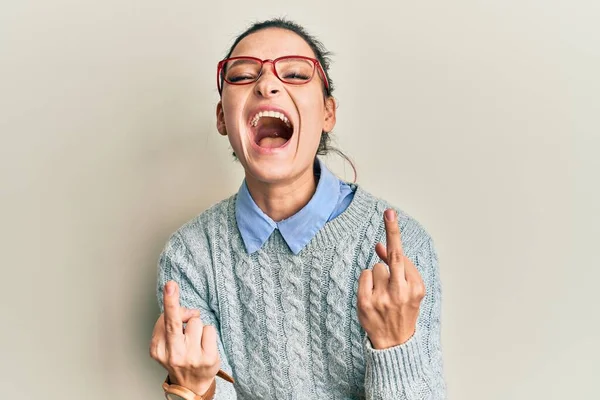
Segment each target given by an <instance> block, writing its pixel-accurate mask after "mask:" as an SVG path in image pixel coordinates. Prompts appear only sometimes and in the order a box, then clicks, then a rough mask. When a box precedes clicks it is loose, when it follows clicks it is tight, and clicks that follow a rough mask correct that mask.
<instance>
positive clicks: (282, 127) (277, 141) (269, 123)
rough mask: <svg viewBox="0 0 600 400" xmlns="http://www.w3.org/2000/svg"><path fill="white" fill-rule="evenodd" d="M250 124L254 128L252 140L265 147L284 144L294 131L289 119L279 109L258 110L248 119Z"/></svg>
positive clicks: (271, 147)
mask: <svg viewBox="0 0 600 400" xmlns="http://www.w3.org/2000/svg"><path fill="white" fill-rule="evenodd" d="M250 126H251V127H252V129H253V130H254V142H255V143H256V144H257V145H258V146H259V147H262V148H266V149H274V148H277V147H282V146H285V144H286V143H287V142H288V141H289V140H290V139H291V138H292V135H293V133H294V127H293V125H292V123H291V122H290V120H289V119H288V118H287V117H286V116H285V115H284V114H283V113H281V112H279V111H261V112H259V113H258V114H256V115H255V116H254V118H252V120H251V121H250Z"/></svg>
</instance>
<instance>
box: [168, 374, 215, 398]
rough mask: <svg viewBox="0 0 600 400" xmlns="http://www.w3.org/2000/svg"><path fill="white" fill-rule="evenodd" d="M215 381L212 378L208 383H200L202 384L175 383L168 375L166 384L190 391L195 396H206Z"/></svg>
mask: <svg viewBox="0 0 600 400" xmlns="http://www.w3.org/2000/svg"><path fill="white" fill-rule="evenodd" d="M214 380H215V378H214V377H213V378H212V379H210V380H208V381H202V382H198V383H194V384H191V383H179V382H177V381H174V380H172V379H171V377H170V375H169V376H167V382H168V383H169V384H173V385H179V386H182V387H184V388H186V389H189V390H191V391H192V392H194V393H196V394H197V395H200V396H203V395H204V394H206V393H207V392H208V391H209V390H210V388H211V385H212V383H213V381H214Z"/></svg>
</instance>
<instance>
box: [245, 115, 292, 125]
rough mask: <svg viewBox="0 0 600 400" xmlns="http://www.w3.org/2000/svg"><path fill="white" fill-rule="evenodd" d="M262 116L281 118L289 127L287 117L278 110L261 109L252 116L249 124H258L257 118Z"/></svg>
mask: <svg viewBox="0 0 600 400" xmlns="http://www.w3.org/2000/svg"><path fill="white" fill-rule="evenodd" d="M262 117H272V118H279V119H280V120H282V121H283V122H285V124H286V125H287V126H288V127H291V124H290V121H289V120H288V119H287V117H286V116H285V115H283V114H282V113H280V112H279V111H261V112H259V113H258V114H256V115H255V116H254V118H252V122H251V125H252V126H256V125H258V120H259V119H261V118H262Z"/></svg>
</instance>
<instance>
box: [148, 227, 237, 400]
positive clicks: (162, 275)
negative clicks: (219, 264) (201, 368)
mask: <svg viewBox="0 0 600 400" xmlns="http://www.w3.org/2000/svg"><path fill="white" fill-rule="evenodd" d="M202 267H203V266H197V265H192V263H191V262H190V257H189V252H188V251H187V248H186V247H185V244H184V243H183V241H182V240H181V238H180V237H179V235H178V234H177V233H175V234H174V235H173V236H171V238H170V239H169V241H168V242H167V244H166V246H165V248H164V249H163V251H162V253H161V255H160V257H159V261H158V277H157V287H156V292H157V298H158V305H159V308H160V312H161V313H163V312H164V301H163V291H164V287H165V284H166V283H167V282H168V281H170V280H173V281H175V282H177V284H178V285H179V303H180V305H181V306H182V307H186V308H189V309H196V310H199V311H200V319H201V320H202V323H203V324H204V325H213V326H214V327H215V328H216V331H217V346H218V350H219V356H220V359H221V369H222V370H224V371H225V372H227V373H228V374H229V375H230V376H232V372H231V366H230V364H229V362H228V360H227V356H226V354H225V351H224V347H223V343H222V341H221V330H220V324H219V321H218V319H217V317H216V316H215V313H214V311H213V310H212V309H211V307H210V306H209V301H208V290H207V288H208V282H206V281H204V282H199V279H205V277H206V275H205V274H203V273H199V272H202V271H201V270H199V268H202ZM206 267H207V268H208V267H209V266H206ZM190 274H192V275H193V278H190ZM216 381H217V388H216V392H215V396H214V400H235V399H237V395H236V392H235V389H234V387H233V385H232V384H231V383H229V382H227V381H225V380H223V379H221V378H218V377H217V378H216Z"/></svg>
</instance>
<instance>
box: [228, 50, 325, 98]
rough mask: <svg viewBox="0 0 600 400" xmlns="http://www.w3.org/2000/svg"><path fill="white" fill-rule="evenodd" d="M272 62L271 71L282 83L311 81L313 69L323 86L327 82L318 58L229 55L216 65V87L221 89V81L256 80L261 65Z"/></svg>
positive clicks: (234, 83)
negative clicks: (266, 58) (264, 58)
mask: <svg viewBox="0 0 600 400" xmlns="http://www.w3.org/2000/svg"><path fill="white" fill-rule="evenodd" d="M267 62H270V63H271V64H272V68H273V73H274V74H275V76H276V77H277V78H279V80H280V81H281V82H283V83H289V84H291V85H304V84H306V83H308V82H310V81H311V79H312V78H313V76H314V75H315V70H317V69H318V70H319V74H320V75H321V78H322V79H323V83H324V84H325V88H326V89H329V82H328V81H327V76H326V75H325V71H324V70H323V67H322V66H321V63H320V62H319V60H317V59H315V58H310V57H304V56H284V57H279V58H276V59H274V60H261V59H260V58H256V57H231V58H226V59H224V60H221V61H219V64H218V65H217V88H218V89H219V93H221V91H222V90H223V87H222V81H225V82H227V83H229V84H230V85H248V84H250V83H253V82H256V81H257V80H258V78H260V76H261V75H262V71H263V65H264V64H265V63H267Z"/></svg>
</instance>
